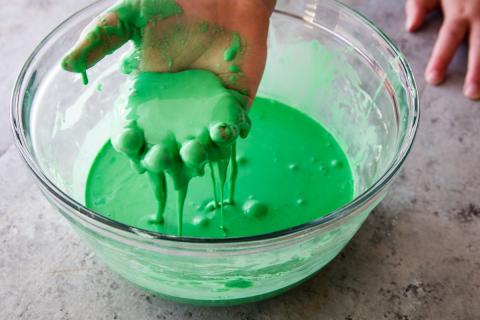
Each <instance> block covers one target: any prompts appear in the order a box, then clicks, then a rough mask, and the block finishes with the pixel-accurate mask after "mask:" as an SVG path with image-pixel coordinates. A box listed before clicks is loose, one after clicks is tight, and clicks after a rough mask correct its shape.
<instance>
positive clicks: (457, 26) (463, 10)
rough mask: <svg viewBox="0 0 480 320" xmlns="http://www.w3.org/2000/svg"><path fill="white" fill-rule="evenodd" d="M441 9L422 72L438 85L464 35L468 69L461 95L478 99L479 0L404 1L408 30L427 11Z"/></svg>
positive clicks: (418, 25)
mask: <svg viewBox="0 0 480 320" xmlns="http://www.w3.org/2000/svg"><path fill="white" fill-rule="evenodd" d="M437 8H441V9H442V10H443V15H444V17H445V18H444V22H443V25H442V27H441V29H440V33H439V35H438V39H437V43H436V44H435V48H434V49H433V53H432V57H431V58H430V62H429V64H428V67H427V70H426V71H425V77H426V79H427V81H428V82H429V83H431V84H434V85H437V84H440V83H441V82H442V81H443V80H444V78H445V72H446V70H447V67H448V64H449V63H450V61H451V60H452V58H453V56H454V54H455V51H456V50H457V49H458V47H459V46H460V44H461V43H462V41H463V40H464V39H465V38H466V37H467V36H468V43H469V52H468V72H467V76H466V79H465V86H464V94H465V96H467V97H468V98H470V99H479V98H480V0H407V4H406V12H407V23H406V27H407V29H408V31H415V30H416V29H418V28H419V27H420V26H421V25H422V23H423V21H424V19H425V16H426V14H427V13H428V12H430V11H432V10H434V9H437Z"/></svg>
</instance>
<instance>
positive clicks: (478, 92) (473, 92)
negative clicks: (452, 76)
mask: <svg viewBox="0 0 480 320" xmlns="http://www.w3.org/2000/svg"><path fill="white" fill-rule="evenodd" d="M463 94H464V95H465V97H467V98H469V99H472V100H478V99H480V84H479V83H466V84H465V87H464V88H463Z"/></svg>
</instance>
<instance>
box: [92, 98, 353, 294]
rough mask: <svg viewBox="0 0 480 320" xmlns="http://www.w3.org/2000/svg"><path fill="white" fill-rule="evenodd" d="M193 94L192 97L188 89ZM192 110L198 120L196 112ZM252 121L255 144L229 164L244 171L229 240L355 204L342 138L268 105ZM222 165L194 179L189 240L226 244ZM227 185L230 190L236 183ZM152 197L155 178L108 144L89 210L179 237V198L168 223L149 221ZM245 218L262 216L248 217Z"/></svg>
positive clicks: (96, 166)
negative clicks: (133, 166)
mask: <svg viewBox="0 0 480 320" xmlns="http://www.w3.org/2000/svg"><path fill="white" fill-rule="evenodd" d="M186 92H189V91H188V90H184V93H186ZM184 101H186V100H184ZM178 106H180V105H175V107H178ZM189 110H190V113H195V109H194V108H190V109H189ZM250 117H251V119H252V122H253V123H254V124H255V126H254V127H253V128H252V131H251V132H250V134H249V139H247V140H238V141H237V142H236V149H233V150H234V151H233V150H232V151H231V152H228V156H229V157H233V156H234V153H236V159H239V161H238V166H239V167H238V172H237V179H236V191H235V197H236V199H235V203H234V204H233V205H231V204H229V202H228V201H221V202H222V203H224V208H223V210H224V216H223V218H224V222H223V226H224V227H225V230H226V236H228V237H238V236H252V235H258V234H265V233H268V232H273V231H278V230H281V229H286V228H289V227H293V226H296V225H299V224H302V223H306V222H309V221H312V220H314V219H317V218H319V217H321V216H324V215H326V214H328V213H329V212H331V211H333V210H335V209H337V208H339V207H341V206H342V205H344V204H346V203H348V202H349V201H350V200H351V199H352V197H353V181H352V173H351V170H350V166H349V161H348V160H347V158H346V156H345V154H344V153H343V151H342V150H341V148H340V147H339V145H338V144H337V143H336V141H335V139H334V138H333V137H332V136H331V135H330V134H329V133H328V132H327V131H326V130H325V129H324V128H323V127H322V126H321V125H320V124H319V123H318V122H316V121H315V120H313V119H312V118H310V117H308V116H307V115H305V114H303V113H301V112H299V111H298V110H296V109H294V108H291V107H288V106H286V105H284V104H281V103H279V102H276V101H272V100H267V99H262V98H257V99H256V100H255V101H254V104H253V107H252V109H251V113H250ZM169 119H170V121H174V120H173V119H172V118H169ZM194 119H195V116H194V115H191V116H190V115H188V116H185V117H184V118H183V121H182V122H181V123H184V124H185V125H182V124H180V128H178V132H179V134H178V135H177V137H180V136H182V133H184V134H186V133H187V132H184V131H186V126H187V125H188V126H191V122H190V121H193V120H194ZM152 121H153V120H152ZM139 123H141V121H139ZM161 125H164V123H163V122H162V124H161ZM161 125H160V126H159V127H161ZM175 125H177V123H176V124H175ZM146 137H147V138H148V139H150V141H153V140H152V139H154V137H153V136H150V135H149V134H146ZM179 141H180V140H179ZM147 145H148V141H147ZM223 159H224V161H226V159H228V158H227V157H224V158H223ZM241 159H242V160H241ZM312 159H315V161H312ZM216 163H217V164H218V163H219V162H215V163H212V162H210V163H208V165H206V167H205V169H206V171H207V172H206V174H205V176H204V177H198V178H195V179H191V180H190V183H189V189H188V194H187V195H186V199H185V202H184V203H185V208H184V215H183V221H182V224H183V227H182V229H183V230H182V234H183V235H184V236H190V237H199V238H202V237H214V238H223V237H225V233H224V230H222V229H221V227H222V222H221V218H222V217H221V214H220V213H221V206H219V203H218V201H214V195H213V194H212V172H211V171H212V170H211V168H214V169H215V171H217V170H218V168H217V164H216ZM292 164H295V165H296V167H295V170H292V169H290V168H289V167H290V166H291V165H292ZM231 165H232V164H230V166H231ZM230 166H229V167H230ZM227 170H230V175H232V173H231V171H233V168H230V169H228V167H227ZM215 175H216V177H215V178H216V179H213V181H215V180H216V185H215V186H214V188H215V189H216V192H217V193H218V194H220V193H221V192H220V190H219V189H220V185H221V183H220V181H221V179H219V177H218V173H215ZM226 184H227V187H229V185H230V184H231V180H227V181H226ZM173 187H174V181H173V179H167V188H166V189H171V188H173ZM150 190H151V187H150V182H149V179H148V177H147V176H146V175H140V174H137V173H136V172H135V171H133V170H132V169H131V168H130V165H129V161H128V159H127V157H125V156H124V155H123V154H120V153H118V152H116V151H115V149H114V148H113V147H112V145H111V144H110V142H108V143H107V144H106V145H105V146H104V147H103V149H102V150H100V152H99V153H98V156H97V158H96V160H95V161H94V163H93V165H92V167H91V169H90V174H89V177H88V181H87V185H86V204H87V206H88V207H89V208H91V209H93V210H95V211H97V212H100V213H102V214H104V215H105V216H107V217H109V218H111V219H114V220H116V221H119V222H122V223H125V224H128V225H131V226H134V227H138V228H143V229H148V230H152V231H157V232H161V233H164V234H172V235H176V234H178V232H179V228H180V226H178V223H179V218H180V217H179V216H178V215H177V199H176V198H175V197H170V196H169V197H168V199H167V201H166V209H165V216H164V219H165V223H163V224H158V223H154V224H152V223H151V222H149V221H150V217H151V215H152V213H154V212H156V210H157V201H156V198H155V197H154V195H153V193H152V192H151V191H150ZM215 204H217V205H215ZM245 209H247V210H245ZM245 211H250V212H253V211H255V212H256V213H255V212H253V213H254V214H245ZM247 285H248V284H247V283H243V282H242V281H238V282H232V283H231V284H229V286H232V287H242V286H247Z"/></svg>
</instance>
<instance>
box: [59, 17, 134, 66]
mask: <svg viewBox="0 0 480 320" xmlns="http://www.w3.org/2000/svg"><path fill="white" fill-rule="evenodd" d="M85 30H88V31H84V32H83V33H82V35H81V37H80V40H79V42H78V43H77V44H76V45H75V47H74V48H73V49H72V50H71V51H70V52H69V53H68V54H67V55H66V56H65V57H64V59H63V61H62V66H63V68H64V69H65V70H68V71H73V72H84V71H85V70H86V69H88V68H90V67H92V66H93V65H95V64H96V63H97V62H98V61H100V60H101V59H103V57H105V56H106V55H107V54H109V53H111V52H113V51H114V50H116V49H118V48H119V47H121V46H122V45H123V44H124V43H125V42H127V41H128V39H129V38H130V34H129V30H124V29H122V27H121V24H120V23H119V19H118V15H117V14H116V13H113V12H110V13H107V14H106V15H105V16H103V17H101V18H99V20H98V21H95V22H94V23H92V24H91V25H89V26H88V27H87V28H86V29H85Z"/></svg>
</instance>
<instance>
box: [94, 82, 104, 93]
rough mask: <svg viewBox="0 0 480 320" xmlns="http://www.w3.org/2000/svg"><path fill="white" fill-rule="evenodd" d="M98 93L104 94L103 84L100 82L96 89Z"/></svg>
mask: <svg viewBox="0 0 480 320" xmlns="http://www.w3.org/2000/svg"><path fill="white" fill-rule="evenodd" d="M95 88H96V89H97V91H98V92H102V90H103V84H102V83H101V82H100V81H97V85H96V87H95Z"/></svg>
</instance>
